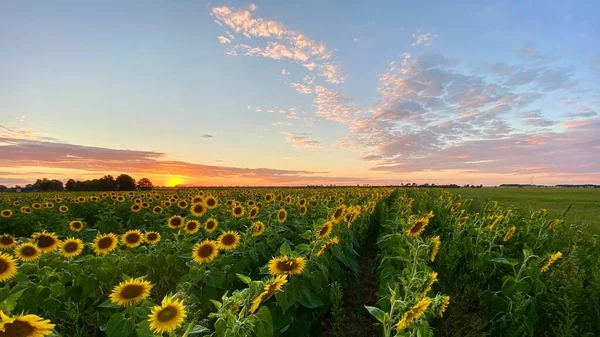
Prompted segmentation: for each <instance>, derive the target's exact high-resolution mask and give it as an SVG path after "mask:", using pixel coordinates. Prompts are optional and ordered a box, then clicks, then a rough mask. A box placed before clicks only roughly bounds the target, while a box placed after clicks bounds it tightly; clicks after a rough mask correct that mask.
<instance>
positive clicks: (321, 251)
mask: <svg viewBox="0 0 600 337" xmlns="http://www.w3.org/2000/svg"><path fill="white" fill-rule="evenodd" d="M338 243H340V240H339V239H338V237H337V236H334V237H333V238H332V239H329V240H328V241H327V242H325V243H324V244H323V246H321V249H319V251H318V252H317V253H315V255H316V256H321V255H323V254H325V252H326V251H328V250H329V248H331V247H333V246H334V245H337V244H338Z"/></svg>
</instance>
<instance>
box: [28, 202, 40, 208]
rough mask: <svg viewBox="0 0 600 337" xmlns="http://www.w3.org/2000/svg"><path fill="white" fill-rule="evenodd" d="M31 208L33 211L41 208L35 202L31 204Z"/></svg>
mask: <svg viewBox="0 0 600 337" xmlns="http://www.w3.org/2000/svg"><path fill="white" fill-rule="evenodd" d="M31 208H33V209H40V208H42V205H40V204H39V203H37V202H34V203H33V204H31Z"/></svg>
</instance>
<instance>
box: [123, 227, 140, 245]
mask: <svg viewBox="0 0 600 337" xmlns="http://www.w3.org/2000/svg"><path fill="white" fill-rule="evenodd" d="M142 242H144V234H142V232H141V231H140V230H138V229H132V230H129V231H127V232H125V234H123V236H121V243H123V244H124V245H125V246H127V247H129V248H135V247H137V246H139V245H141V244H142Z"/></svg>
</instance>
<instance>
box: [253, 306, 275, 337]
mask: <svg viewBox="0 0 600 337" xmlns="http://www.w3.org/2000/svg"><path fill="white" fill-rule="evenodd" d="M256 317H258V319H259V321H258V322H256V337H272V336H273V317H272V316H271V311H269V308H267V307H266V306H262V307H260V309H259V310H258V313H257V314H256Z"/></svg>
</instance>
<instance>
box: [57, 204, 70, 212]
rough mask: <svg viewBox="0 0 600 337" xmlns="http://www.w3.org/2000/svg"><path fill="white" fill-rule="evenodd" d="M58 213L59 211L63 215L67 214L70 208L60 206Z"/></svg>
mask: <svg viewBox="0 0 600 337" xmlns="http://www.w3.org/2000/svg"><path fill="white" fill-rule="evenodd" d="M58 211H59V212H61V213H67V212H68V211H69V207H67V206H64V205H63V206H60V207H59V208H58Z"/></svg>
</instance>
